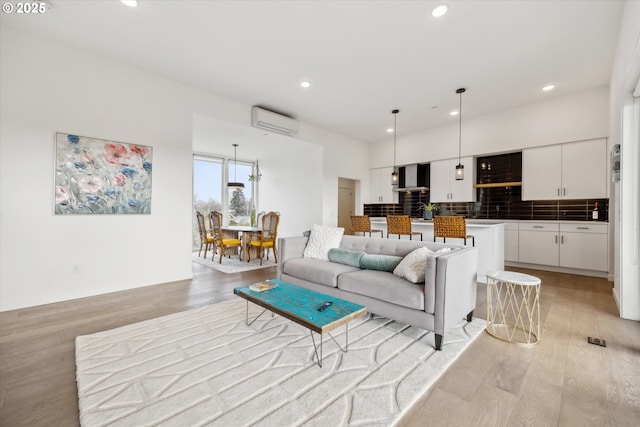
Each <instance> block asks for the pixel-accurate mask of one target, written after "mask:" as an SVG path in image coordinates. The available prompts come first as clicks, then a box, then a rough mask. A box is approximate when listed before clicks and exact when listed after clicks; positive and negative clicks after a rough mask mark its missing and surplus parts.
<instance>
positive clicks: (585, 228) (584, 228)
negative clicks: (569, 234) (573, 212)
mask: <svg viewBox="0 0 640 427" xmlns="http://www.w3.org/2000/svg"><path fill="white" fill-rule="evenodd" d="M576 228H577V229H578V230H588V229H589V227H576Z"/></svg>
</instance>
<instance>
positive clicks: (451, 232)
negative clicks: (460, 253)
mask: <svg viewBox="0 0 640 427" xmlns="http://www.w3.org/2000/svg"><path fill="white" fill-rule="evenodd" d="M437 237H442V241H443V242H446V241H447V237H449V238H453V239H464V244H465V246H466V245H467V239H471V246H475V245H476V238H475V237H474V236H472V235H470V234H467V221H466V220H465V218H464V217H463V216H435V217H433V241H434V242H435V241H436V238H437Z"/></svg>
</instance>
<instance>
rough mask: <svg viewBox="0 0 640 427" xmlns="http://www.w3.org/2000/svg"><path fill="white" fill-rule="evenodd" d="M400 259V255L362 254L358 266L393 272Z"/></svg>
mask: <svg viewBox="0 0 640 427" xmlns="http://www.w3.org/2000/svg"><path fill="white" fill-rule="evenodd" d="M400 261H402V257H401V256H393V255H374V254H364V255H363V256H362V258H360V268H364V269H366V270H381V271H388V272H393V270H394V269H395V268H396V267H397V266H398V264H399V263H400Z"/></svg>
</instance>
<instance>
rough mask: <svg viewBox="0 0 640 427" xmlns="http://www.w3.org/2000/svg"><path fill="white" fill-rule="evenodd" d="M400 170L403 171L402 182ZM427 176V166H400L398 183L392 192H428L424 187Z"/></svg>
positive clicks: (425, 186)
mask: <svg viewBox="0 0 640 427" xmlns="http://www.w3.org/2000/svg"><path fill="white" fill-rule="evenodd" d="M402 169H404V182H403V179H402V175H403V173H402ZM419 169H420V171H419ZM428 175H429V170H428V165H418V164H412V165H406V166H402V167H400V183H399V185H398V187H397V188H394V189H393V191H399V192H403V191H429V187H428V186H427V185H426V183H427V182H428V181H427V180H428Z"/></svg>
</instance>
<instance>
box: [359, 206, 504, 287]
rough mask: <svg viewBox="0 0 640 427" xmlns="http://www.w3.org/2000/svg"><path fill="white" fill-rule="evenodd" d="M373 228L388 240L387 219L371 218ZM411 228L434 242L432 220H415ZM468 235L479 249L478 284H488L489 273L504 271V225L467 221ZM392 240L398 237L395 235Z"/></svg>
mask: <svg viewBox="0 0 640 427" xmlns="http://www.w3.org/2000/svg"><path fill="white" fill-rule="evenodd" d="M371 228H375V229H377V230H383V233H384V234H383V235H384V238H385V239H386V238H387V220H386V218H371ZM411 228H412V229H413V231H419V232H421V233H422V237H423V240H426V241H433V221H432V220H422V219H413V220H412V221H411ZM467 234H470V235H473V236H475V246H476V247H477V248H478V282H481V283H487V272H488V271H500V270H504V223H502V222H495V223H492V222H488V221H478V222H475V221H473V220H467ZM390 238H391V239H397V238H398V237H397V236H395V235H393V236H391V237H390ZM402 238H403V239H407V238H408V237H407V236H403V237H402ZM414 238H415V237H414ZM437 241H439V242H441V241H442V239H441V238H438V239H437ZM447 243H452V244H459V245H463V244H464V241H463V240H462V239H452V238H449V239H447ZM467 245H469V246H470V245H471V240H470V239H469V240H467Z"/></svg>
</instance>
